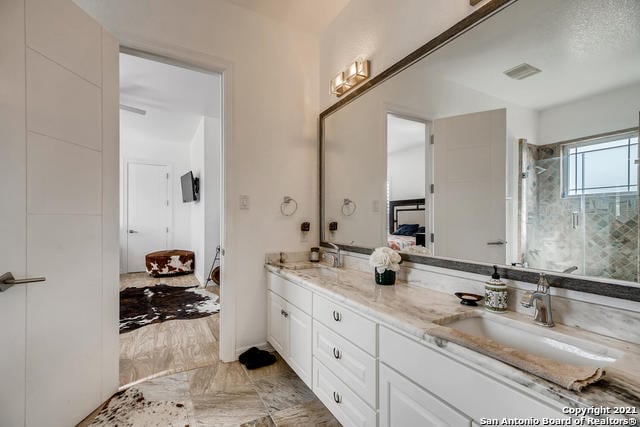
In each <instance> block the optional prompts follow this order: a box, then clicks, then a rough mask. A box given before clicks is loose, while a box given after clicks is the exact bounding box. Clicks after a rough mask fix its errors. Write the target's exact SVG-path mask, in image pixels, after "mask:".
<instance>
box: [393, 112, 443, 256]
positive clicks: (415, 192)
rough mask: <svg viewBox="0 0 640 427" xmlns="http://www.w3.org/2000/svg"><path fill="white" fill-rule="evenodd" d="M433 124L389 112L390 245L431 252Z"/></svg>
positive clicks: (397, 247)
mask: <svg viewBox="0 0 640 427" xmlns="http://www.w3.org/2000/svg"><path fill="white" fill-rule="evenodd" d="M430 133H431V123H430V122H429V121H428V120H426V119H420V118H417V117H415V116H411V115H407V114H400V113H396V112H387V117H386V139H387V143H386V147H387V153H386V159H387V162H386V163H387V188H386V190H387V191H386V195H387V197H386V201H387V223H386V228H387V230H386V231H387V232H386V235H387V245H388V246H389V247H391V248H392V249H395V250H398V251H413V252H416V253H421V254H430V253H431V249H432V241H431V238H430V236H431V233H432V230H433V213H432V206H433V203H432V194H431V192H430V187H431V183H432V182H433V181H432V178H433V177H432V167H431V155H432V152H431V148H430V144H429V139H430Z"/></svg>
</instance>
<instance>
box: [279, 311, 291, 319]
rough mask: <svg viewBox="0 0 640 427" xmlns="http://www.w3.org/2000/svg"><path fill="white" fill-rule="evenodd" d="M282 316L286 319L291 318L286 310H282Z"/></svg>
mask: <svg viewBox="0 0 640 427" xmlns="http://www.w3.org/2000/svg"><path fill="white" fill-rule="evenodd" d="M280 314H282V315H283V316H284V317H289V313H287V312H286V311H284V310H280Z"/></svg>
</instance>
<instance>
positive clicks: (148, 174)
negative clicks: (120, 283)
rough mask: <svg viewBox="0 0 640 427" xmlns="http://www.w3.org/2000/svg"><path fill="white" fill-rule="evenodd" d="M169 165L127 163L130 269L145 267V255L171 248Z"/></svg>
mask: <svg viewBox="0 0 640 427" xmlns="http://www.w3.org/2000/svg"><path fill="white" fill-rule="evenodd" d="M169 215H170V209H169V166H167V165H158V164H147V163H138V162H129V163H128V164H127V271H128V272H130V273H131V272H136V271H144V270H145V261H144V256H145V255H146V254H148V253H149V252H154V251H160V250H164V249H168V247H169V246H168V245H169Z"/></svg>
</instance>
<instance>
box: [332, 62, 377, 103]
mask: <svg viewBox="0 0 640 427" xmlns="http://www.w3.org/2000/svg"><path fill="white" fill-rule="evenodd" d="M368 78H369V61H368V60H366V59H357V60H355V61H354V62H353V63H352V64H350V65H349V66H348V67H347V69H346V70H344V71H341V72H339V73H338V75H337V76H335V77H334V78H333V80H331V93H333V94H334V95H336V96H342V95H344V94H345V93H346V92H348V91H349V90H351V89H353V88H354V87H356V86H357V85H358V84H360V83H361V82H363V81H364V80H366V79H368Z"/></svg>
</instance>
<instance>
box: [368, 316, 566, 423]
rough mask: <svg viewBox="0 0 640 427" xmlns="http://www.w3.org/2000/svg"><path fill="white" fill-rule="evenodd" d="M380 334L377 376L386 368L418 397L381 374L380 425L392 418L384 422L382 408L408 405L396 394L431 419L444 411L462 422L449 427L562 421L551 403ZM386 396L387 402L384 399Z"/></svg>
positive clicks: (419, 345) (404, 340)
mask: <svg viewBox="0 0 640 427" xmlns="http://www.w3.org/2000/svg"><path fill="white" fill-rule="evenodd" d="M379 333H380V336H379V340H380V341H379V346H380V347H379V348H380V366H381V371H382V370H383V368H384V367H385V365H386V367H387V368H388V367H391V368H393V371H395V373H397V374H400V377H404V378H405V379H409V378H410V379H411V381H412V382H413V383H415V384H416V385H417V386H418V388H419V389H420V391H421V392H422V393H421V395H420V397H418V395H419V393H417V392H416V390H413V391H412V390H411V388H410V387H409V386H408V385H407V384H406V383H403V382H402V381H400V380H398V379H397V376H394V375H393V374H394V373H393V372H391V373H390V372H389V371H386V372H387V377H388V380H387V385H385V384H384V382H383V381H382V380H381V381H380V387H381V390H380V395H381V404H380V408H381V419H382V418H384V417H385V416H386V417H387V418H386V419H392V420H393V416H391V418H389V417H390V416H389V415H388V414H386V413H385V406H386V408H390V409H393V406H390V405H394V404H395V405H398V406H403V405H404V404H401V403H399V399H405V401H406V400H407V399H406V398H405V397H399V396H400V395H401V394H403V395H406V394H409V396H411V397H413V399H416V400H418V401H422V402H424V404H425V406H426V408H427V410H428V411H429V412H432V413H433V414H434V415H438V414H442V413H446V409H447V408H450V410H451V411H452V412H451V413H452V414H453V413H454V412H455V413H458V414H460V415H461V416H463V417H464V418H463V420H464V421H463V422H460V423H458V422H457V421H456V422H455V423H451V424H449V425H465V426H468V425H470V422H471V419H473V420H475V421H477V422H478V421H480V420H481V419H482V418H498V419H502V418H528V417H536V418H542V417H548V418H566V416H563V415H562V413H561V412H560V410H559V409H557V408H554V407H553V406H552V402H548V403H547V402H543V400H542V399H541V398H540V399H539V398H534V397H532V396H531V395H529V394H528V393H525V392H524V391H523V390H519V389H516V388H515V387H513V386H509V385H507V384H505V383H504V382H503V381H501V380H499V379H497V378H493V377H490V376H487V375H485V374H484V373H482V372H480V370H478V369H474V368H472V367H469V366H467V365H464V364H462V363H460V362H458V361H456V360H453V359H452V358H451V357H449V356H447V355H444V354H442V353H440V352H439V351H436V350H435V349H432V348H430V347H428V346H426V345H424V344H422V343H419V342H417V341H415V340H413V339H411V338H407V337H405V336H403V335H401V334H399V333H397V332H395V331H392V330H391V329H389V328H386V327H384V326H381V327H380V331H379ZM397 374H396V375H397ZM381 375H382V374H381ZM389 384H390V385H389ZM397 384H400V385H399V386H398V385H397ZM394 386H395V387H396V390H397V391H394V392H391V393H392V394H395V398H396V400H389V399H390V398H389V397H388V396H389V392H388V391H387V390H385V387H386V388H388V387H394ZM385 395H386V396H387V397H386V400H387V401H386V402H385V398H384V397H383V396H385ZM429 397H434V398H437V403H440V404H441V405H438V404H436V402H435V401H433V400H432V399H430V398H429ZM389 402H391V403H389ZM429 402H431V403H429ZM405 404H407V405H408V403H405ZM384 425H389V424H384V423H382V422H381V426H384ZM393 425H396V424H395V423H394V424H393ZM426 425H429V424H426Z"/></svg>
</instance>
